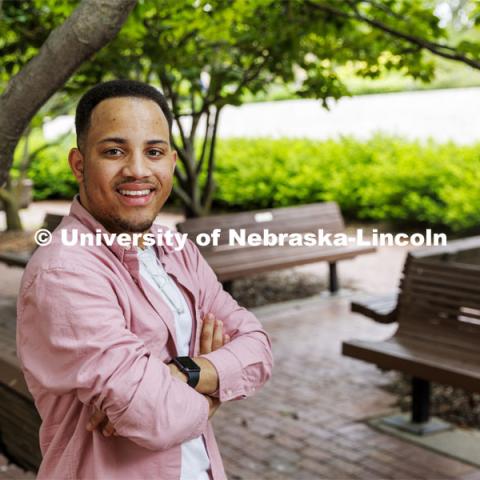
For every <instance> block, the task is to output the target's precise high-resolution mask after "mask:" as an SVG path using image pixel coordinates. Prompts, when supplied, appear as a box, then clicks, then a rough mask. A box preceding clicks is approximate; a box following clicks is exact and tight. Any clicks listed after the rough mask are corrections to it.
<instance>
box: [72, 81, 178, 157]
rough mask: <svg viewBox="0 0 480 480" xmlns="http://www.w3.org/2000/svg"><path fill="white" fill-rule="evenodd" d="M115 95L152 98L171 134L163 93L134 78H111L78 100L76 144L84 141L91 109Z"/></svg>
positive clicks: (170, 119) (168, 113) (167, 108)
mask: <svg viewBox="0 0 480 480" xmlns="http://www.w3.org/2000/svg"><path fill="white" fill-rule="evenodd" d="M116 97H137V98H146V99H148V100H152V101H154V102H155V103H157V104H158V106H159V107H160V108H161V109H162V112H163V114H164V115H165V118H166V119H167V122H168V132H169V135H170V138H171V136H172V122H173V119H172V112H171V110H170V107H169V106H168V103H167V100H166V98H165V97H164V96H163V94H162V93H161V92H160V91H159V90H157V89H156V88H154V87H152V86H151V85H149V84H148V83H143V82H137V81H135V80H111V81H109V82H104V83H99V84H98V85H95V86H94V87H93V88H91V89H90V90H88V91H87V92H86V93H85V94H84V95H83V96H82V98H80V101H79V102H78V105H77V109H76V112H75V131H76V133H77V146H78V147H79V148H80V145H81V144H83V143H84V140H85V137H86V136H87V133H88V129H89V128H90V120H91V115H92V110H93V109H94V108H95V107H96V106H97V105H98V104H99V103H100V102H102V101H103V100H106V99H107V98H116Z"/></svg>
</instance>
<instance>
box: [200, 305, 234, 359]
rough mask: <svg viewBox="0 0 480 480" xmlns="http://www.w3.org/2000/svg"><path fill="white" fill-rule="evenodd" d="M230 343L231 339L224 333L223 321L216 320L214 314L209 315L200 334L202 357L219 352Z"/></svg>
mask: <svg viewBox="0 0 480 480" xmlns="http://www.w3.org/2000/svg"><path fill="white" fill-rule="evenodd" d="M229 341H230V337H229V336H228V335H226V334H224V333H223V323H222V321H221V320H216V319H215V317H214V316H213V314H212V313H209V314H208V315H207V316H206V317H205V320H204V321H203V328H202V333H201V334H200V355H205V354H206V353H210V352H213V351H215V350H218V349H219V348H221V347H223V346H224V345H225V344H226V343H228V342H229Z"/></svg>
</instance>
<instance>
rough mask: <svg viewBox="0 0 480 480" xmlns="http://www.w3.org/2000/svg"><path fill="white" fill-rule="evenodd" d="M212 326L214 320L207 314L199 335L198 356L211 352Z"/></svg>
mask: <svg viewBox="0 0 480 480" xmlns="http://www.w3.org/2000/svg"><path fill="white" fill-rule="evenodd" d="M214 326H215V319H214V317H213V315H212V314H211V313H209V314H208V315H207V316H206V317H205V319H204V321H203V328H202V333H201V334H200V354H202V355H204V354H206V353H210V352H211V351H212V339H213V329H214Z"/></svg>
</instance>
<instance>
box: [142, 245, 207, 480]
mask: <svg viewBox="0 0 480 480" xmlns="http://www.w3.org/2000/svg"><path fill="white" fill-rule="evenodd" d="M138 259H139V262H140V275H141V276H142V277H143V278H144V279H145V280H146V281H148V282H149V283H150V284H151V285H152V286H153V287H154V288H155V289H156V290H157V291H158V292H159V293H160V295H162V297H163V299H164V300H165V302H166V304H167V305H168V306H169V307H170V309H171V310H172V313H173V316H174V319H175V334H176V337H177V345H178V355H179V356H188V354H189V346H190V339H191V336H192V316H191V314H190V309H189V308H188V305H187V303H186V301H185V298H184V296H183V294H182V292H181V291H180V289H179V288H178V286H177V285H176V283H175V281H174V280H173V279H172V278H171V277H170V276H169V275H168V274H167V272H166V271H165V269H164V268H163V265H162V264H161V263H160V262H159V260H158V258H157V255H156V253H155V251H154V249H153V247H145V249H144V250H142V249H140V248H139V249H138ZM178 413H179V415H181V414H182V412H178ZM209 469H210V459H209V458H208V454H207V450H206V448H205V443H204V441H203V436H200V437H197V438H194V439H192V440H189V441H188V442H184V443H182V468H181V476H180V480H209V479H210V476H209V474H208V470H209Z"/></svg>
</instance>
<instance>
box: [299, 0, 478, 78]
mask: <svg viewBox="0 0 480 480" xmlns="http://www.w3.org/2000/svg"><path fill="white" fill-rule="evenodd" d="M305 3H306V4H308V5H309V6H310V7H312V8H314V9H317V10H321V11H323V12H327V13H331V14H333V15H337V16H340V17H343V18H348V19H351V20H359V21H361V22H364V23H366V24H368V25H370V26H372V27H374V28H376V29H378V30H381V31H383V32H385V33H388V34H389V35H391V36H393V37H396V38H401V39H403V40H406V41H407V42H410V43H412V44H414V45H417V46H418V47H420V48H423V49H425V50H428V51H429V52H432V53H433V54H435V55H438V56H439V57H443V58H447V59H449V60H456V61H458V62H463V63H465V64H467V65H469V66H470V67H473V68H475V69H477V70H480V61H479V60H474V59H472V58H469V57H467V56H466V55H464V54H462V53H459V52H458V51H457V50H456V49H455V48H454V47H451V46H450V45H444V44H441V43H436V42H431V41H430V40H427V39H425V38H421V37H417V36H415V35H412V34H409V33H405V32H401V31H400V30H396V29H395V28H393V27H390V26H388V25H386V24H385V23H382V22H380V21H378V20H375V19H372V18H368V17H366V16H365V15H362V14H361V13H360V12H358V10H355V13H353V14H351V13H348V12H344V11H342V10H338V9H336V8H334V7H332V6H330V5H326V4H320V3H315V2H313V1H310V0H305ZM349 3H350V2H349Z"/></svg>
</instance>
